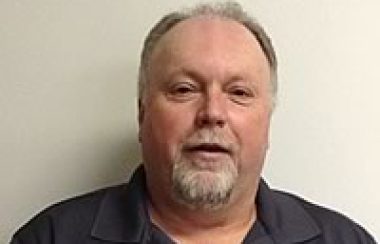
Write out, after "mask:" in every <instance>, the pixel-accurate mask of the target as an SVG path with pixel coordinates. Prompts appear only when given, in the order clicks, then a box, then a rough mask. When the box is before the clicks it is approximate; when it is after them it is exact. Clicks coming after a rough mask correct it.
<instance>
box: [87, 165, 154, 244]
mask: <svg viewBox="0 0 380 244" xmlns="http://www.w3.org/2000/svg"><path fill="white" fill-rule="evenodd" d="M146 202H147V201H146V196H145V173H144V170H143V167H142V166H140V167H138V168H137V170H136V171H135V172H134V174H133V175H132V177H131V180H130V181H129V183H128V184H126V185H122V186H119V187H116V188H111V189H110V190H109V191H107V192H106V194H105V195H104V197H103V199H102V201H101V203H100V206H99V210H98V213H97V215H96V217H95V221H94V224H93V226H92V230H91V236H92V237H94V238H96V239H100V240H104V241H110V242H118V243H120V242H121V243H142V242H143V240H144V239H145V238H146V236H147V235H146V232H147V227H149V226H150V221H149V215H148V212H147V207H146Z"/></svg>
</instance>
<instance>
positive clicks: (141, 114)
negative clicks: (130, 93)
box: [137, 98, 145, 142]
mask: <svg viewBox="0 0 380 244" xmlns="http://www.w3.org/2000/svg"><path fill="white" fill-rule="evenodd" d="M144 114H145V108H144V104H143V102H142V100H141V98H139V100H138V115H137V116H138V122H139V132H138V139H139V142H141V124H142V122H143V120H144Z"/></svg>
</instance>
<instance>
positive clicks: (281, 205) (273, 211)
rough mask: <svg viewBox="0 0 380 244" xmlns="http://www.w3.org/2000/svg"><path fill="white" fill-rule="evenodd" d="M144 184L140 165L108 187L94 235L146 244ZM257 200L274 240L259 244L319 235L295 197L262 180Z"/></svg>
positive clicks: (265, 227)
mask: <svg viewBox="0 0 380 244" xmlns="http://www.w3.org/2000/svg"><path fill="white" fill-rule="evenodd" d="M145 187H146V186H145V173H144V169H143V166H140V167H139V168H138V169H137V170H136V171H135V173H134V174H133V176H132V178H131V180H130V182H129V183H128V184H127V185H122V186H120V187H115V188H111V189H109V190H108V191H107V192H106V194H105V195H104V197H103V199H102V201H101V204H100V206H99V210H98V213H97V215H96V217H95V220H94V224H93V226H92V230H91V235H92V237H94V238H97V239H101V240H104V241H110V242H119V243H145V242H146V241H147V240H148V238H149V235H150V234H149V232H150V231H151V228H152V226H151V222H150V219H149V214H148V211H147V206H146V203H147V196H146V190H145ZM256 200H257V206H258V217H259V220H260V222H261V224H262V225H263V227H264V229H265V231H266V233H267V234H268V236H266V237H264V239H265V240H271V241H264V239H263V240H262V241H261V242H258V243H298V242H302V241H305V240H309V239H311V238H313V237H316V236H317V235H319V234H320V229H319V228H318V227H317V225H316V223H315V221H314V220H313V219H312V217H311V216H310V215H309V214H308V213H307V212H306V210H305V209H304V208H303V206H302V205H301V204H300V203H299V202H298V201H297V200H296V199H295V198H294V197H292V196H290V195H288V194H284V193H281V192H277V191H273V190H271V189H270V188H269V187H268V185H267V184H266V183H265V181H264V180H261V181H260V185H259V189H258V195H257V198H256ZM249 233H251V231H250V232H249ZM248 235H249V234H248ZM246 238H248V239H249V236H247V237H246ZM258 241H259V240H258Z"/></svg>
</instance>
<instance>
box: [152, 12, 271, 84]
mask: <svg viewBox="0 0 380 244" xmlns="http://www.w3.org/2000/svg"><path fill="white" fill-rule="evenodd" d="M181 65H182V66H186V67H187V68H191V67H193V68H194V69H196V70H204V71H207V72H208V73H209V71H210V70H212V71H215V72H219V74H221V72H222V71H224V72H227V71H231V72H233V71H236V70H237V69H239V70H240V71H241V70H246V71H249V72H252V73H257V74H259V73H265V76H266V73H268V74H269V63H268V62H267V59H266V57H265V54H264V52H263V50H262V49H261V46H260V44H259V43H258V41H257V39H256V37H255V36H254V35H253V34H252V33H251V32H250V31H249V30H248V29H247V28H246V27H245V26H244V25H242V24H240V23H238V22H236V21H234V20H230V19H224V18H221V17H215V16H199V17H193V18H190V19H187V20H184V21H182V22H180V23H178V24H177V25H175V26H174V27H172V29H170V30H169V31H168V32H167V33H166V34H164V36H163V37H162V38H161V40H159V42H158V43H157V45H156V47H155V49H154V50H153V53H152V56H151V66H155V67H152V69H153V70H154V69H157V68H158V69H162V68H163V66H166V67H167V66H169V67H173V68H175V67H176V66H181ZM214 78H215V77H214Z"/></svg>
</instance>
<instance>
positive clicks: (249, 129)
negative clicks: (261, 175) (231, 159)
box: [234, 112, 269, 163]
mask: <svg viewBox="0 0 380 244" xmlns="http://www.w3.org/2000/svg"><path fill="white" fill-rule="evenodd" d="M234 124H235V134H236V136H237V138H238V140H239V144H240V147H241V155H240V156H241V160H243V161H244V162H245V161H251V162H255V163H260V161H261V160H263V158H264V157H265V153H266V149H267V147H268V132H269V115H268V114H267V113H265V112H259V113H252V114H247V115H246V116H241V115H240V116H236V119H235V123H234Z"/></svg>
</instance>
